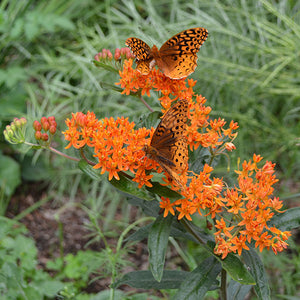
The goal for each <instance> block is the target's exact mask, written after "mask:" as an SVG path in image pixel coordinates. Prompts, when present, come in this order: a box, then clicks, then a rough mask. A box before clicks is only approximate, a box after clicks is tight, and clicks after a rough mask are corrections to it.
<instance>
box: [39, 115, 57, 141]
mask: <svg viewBox="0 0 300 300" xmlns="http://www.w3.org/2000/svg"><path fill="white" fill-rule="evenodd" d="M56 127H57V123H56V121H55V117H53V116H51V117H48V118H46V117H42V118H41V121H40V122H39V121H37V120H35V121H34V122H33V128H34V130H35V134H34V137H35V139H36V140H41V141H44V142H47V141H48V140H49V135H48V133H47V131H48V132H49V133H50V134H51V135H54V134H55V133H56ZM42 130H44V131H45V132H43V133H42Z"/></svg>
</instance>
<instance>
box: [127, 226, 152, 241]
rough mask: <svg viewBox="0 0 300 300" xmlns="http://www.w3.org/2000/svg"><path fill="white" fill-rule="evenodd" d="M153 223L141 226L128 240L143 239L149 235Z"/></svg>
mask: <svg viewBox="0 0 300 300" xmlns="http://www.w3.org/2000/svg"><path fill="white" fill-rule="evenodd" d="M152 225H153V223H150V224H148V225H146V226H143V227H141V228H139V229H138V230H137V231H136V232H134V233H133V234H131V235H130V236H129V237H128V238H127V239H126V241H141V240H143V239H145V238H147V237H148V235H149V231H150V229H151V227H152Z"/></svg>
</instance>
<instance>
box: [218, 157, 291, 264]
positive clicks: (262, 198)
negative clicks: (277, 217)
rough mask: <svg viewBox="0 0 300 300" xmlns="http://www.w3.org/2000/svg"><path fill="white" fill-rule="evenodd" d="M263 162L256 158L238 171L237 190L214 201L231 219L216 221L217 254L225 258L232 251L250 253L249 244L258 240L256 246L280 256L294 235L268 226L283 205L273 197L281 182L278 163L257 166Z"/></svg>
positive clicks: (226, 191) (245, 163)
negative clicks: (277, 172)
mask: <svg viewBox="0 0 300 300" xmlns="http://www.w3.org/2000/svg"><path fill="white" fill-rule="evenodd" d="M261 160H262V157H261V156H259V155H255V154H254V155H253V161H251V160H249V161H248V162H246V161H245V162H244V163H243V165H242V170H241V171H236V173H237V174H238V175H239V176H238V187H235V188H232V189H226V190H225V192H224V195H223V197H221V196H218V197H217V198H216V199H215V201H216V202H218V203H220V204H221V206H222V210H223V211H226V212H227V213H229V214H227V215H228V216H230V215H231V220H226V219H225V218H223V217H220V218H219V220H216V225H215V227H216V228H217V229H218V231H217V232H216V233H215V238H216V242H217V246H216V248H215V253H216V254H220V255H222V258H224V257H226V256H227V254H228V253H229V252H238V254H239V255H241V252H242V250H243V249H246V250H249V248H248V246H247V245H246V242H248V243H250V242H251V241H255V247H258V248H259V250H260V251H262V249H263V248H267V249H269V248H270V247H272V250H273V251H274V252H275V253H277V252H280V251H282V250H283V249H284V248H286V247H287V245H288V244H287V243H286V242H285V241H286V240H287V239H288V237H289V236H290V235H291V234H290V232H288V231H285V232H282V231H280V230H278V229H276V228H275V227H268V225H267V222H268V221H269V220H270V219H271V218H272V217H273V215H274V211H276V212H280V211H279V210H280V209H281V208H282V202H281V201H279V199H278V198H276V197H275V198H271V196H272V194H273V191H274V189H273V187H272V186H273V185H274V184H275V183H276V182H277V181H278V180H277V179H276V177H275V175H274V172H275V171H274V167H275V164H272V163H271V162H268V161H267V162H266V163H265V164H264V166H263V167H262V168H258V166H257V164H258V163H259V162H260V161H261Z"/></svg>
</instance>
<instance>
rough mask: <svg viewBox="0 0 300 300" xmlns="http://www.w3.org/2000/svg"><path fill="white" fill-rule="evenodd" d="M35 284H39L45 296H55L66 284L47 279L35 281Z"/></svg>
mask: <svg viewBox="0 0 300 300" xmlns="http://www.w3.org/2000/svg"><path fill="white" fill-rule="evenodd" d="M35 286H37V287H38V288H39V290H40V291H42V292H43V294H44V295H45V296H47V297H55V296H56V295H57V293H58V292H59V291H60V290H62V289H63V288H64V286H65V284H64V283H62V282H60V281H57V280H47V281H42V282H40V283H38V284H36V283H35Z"/></svg>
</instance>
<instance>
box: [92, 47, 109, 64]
mask: <svg viewBox="0 0 300 300" xmlns="http://www.w3.org/2000/svg"><path fill="white" fill-rule="evenodd" d="M94 58H95V60H97V61H100V60H102V59H108V60H112V59H113V55H112V53H111V52H110V50H108V49H102V51H101V52H99V53H97V54H96V55H95V57H94Z"/></svg>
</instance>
